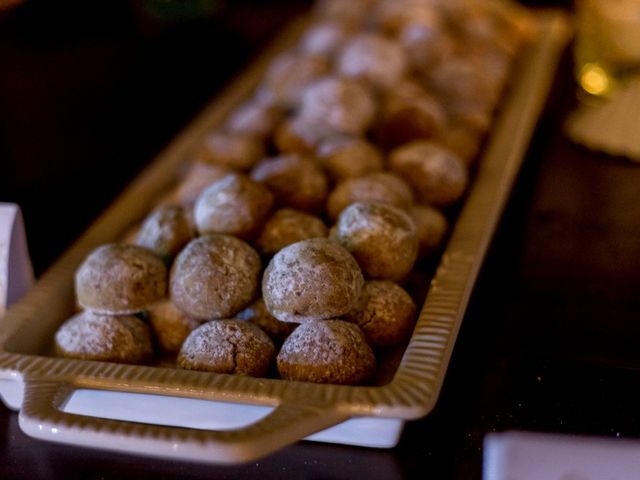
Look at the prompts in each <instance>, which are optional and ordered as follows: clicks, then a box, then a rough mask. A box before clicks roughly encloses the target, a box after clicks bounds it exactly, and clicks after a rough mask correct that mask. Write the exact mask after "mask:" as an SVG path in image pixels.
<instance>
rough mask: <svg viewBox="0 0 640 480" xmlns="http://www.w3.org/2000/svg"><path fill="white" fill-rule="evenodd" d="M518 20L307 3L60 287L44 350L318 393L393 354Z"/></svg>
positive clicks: (483, 6)
mask: <svg viewBox="0 0 640 480" xmlns="http://www.w3.org/2000/svg"><path fill="white" fill-rule="evenodd" d="M527 20H528V18H527V16H526V15H523V14H522V12H521V11H520V10H518V9H516V8H515V7H513V6H512V5H510V4H507V3H503V2H485V1H483V0H447V1H445V0H352V1H349V2H345V1H343V0H325V1H321V2H319V3H318V4H317V6H316V7H315V10H314V14H313V18H312V21H311V23H310V25H309V27H308V28H307V30H306V32H305V33H304V34H303V35H302V37H301V39H300V40H299V42H298V44H297V45H295V46H294V47H293V48H291V49H290V50H288V51H286V52H284V53H282V54H281V55H280V56H279V57H278V58H276V59H275V60H274V61H273V63H272V64H271V65H270V67H269V68H268V69H267V71H266V73H265V76H264V78H263V79H262V81H261V82H260V84H259V86H258V87H257V88H256V90H255V92H254V95H253V97H252V98H251V99H248V100H247V101H246V102H245V103H244V104H242V105H240V106H239V107H238V108H237V109H236V110H235V111H233V112H232V113H231V114H230V115H229V117H228V118H227V119H226V121H225V122H224V123H223V124H222V126H221V127H220V128H218V129H216V130H215V131H212V132H210V133H208V134H207V135H206V136H205V138H203V139H202V143H201V145H200V146H199V148H198V149H197V151H196V152H194V158H193V161H192V162H191V164H190V166H189V168H188V169H187V173H186V174H185V175H184V176H183V177H182V178H181V179H179V181H178V182H177V184H176V186H175V188H173V189H172V190H171V191H169V192H166V195H164V196H163V198H162V199H161V200H160V201H159V202H158V204H157V206H156V208H155V210H154V211H153V212H151V213H150V214H149V216H148V217H147V218H146V219H145V220H144V221H143V222H142V224H141V225H139V226H137V227H136V228H135V230H134V232H133V233H132V234H130V235H128V236H127V238H126V239H124V240H123V241H122V242H121V243H114V244H109V245H104V246H101V247H100V248H98V249H97V250H95V251H94V252H93V253H91V254H90V255H89V256H88V257H87V259H86V260H85V262H84V263H83V264H82V265H81V266H80V268H79V269H78V271H77V274H76V293H77V298H78V304H79V305H80V306H81V307H82V308H83V309H84V310H83V311H82V312H81V313H79V314H78V315H76V316H75V317H73V318H72V319H70V320H69V321H67V322H66V323H65V324H64V325H63V326H62V327H61V328H60V329H59V331H58V332H57V334H56V346H57V348H58V351H59V352H60V354H61V355H64V356H67V357H70V358H82V359H91V360H106V361H115V362H128V363H139V362H149V361H151V359H152V358H153V355H154V353H153V352H155V357H156V358H157V357H159V356H160V355H166V354H172V355H175V358H176V364H177V366H178V367H180V368H186V369H195V370H203V371H210V372H217V373H229V374H239V375H251V376H265V375H276V376H280V377H281V378H285V379H288V380H298V381H310V382H321V383H336V384H362V383H366V382H369V381H370V380H371V378H372V377H373V376H374V374H375V372H376V364H377V362H378V359H379V358H380V357H381V355H384V353H385V352H387V351H389V350H390V349H394V348H397V347H399V346H402V345H404V344H406V342H407V341H408V339H409V337H410V335H411V332H412V330H413V327H414V324H415V321H416V313H417V311H416V304H415V301H414V300H415V299H414V298H412V297H411V295H409V293H408V292H407V290H406V289H405V288H404V286H403V285H405V283H406V282H407V279H408V278H409V277H410V276H411V274H412V271H414V270H415V269H416V264H420V262H421V261H422V260H423V259H427V261H428V259H430V258H433V257H434V256H437V254H438V253H439V252H440V251H441V249H442V244H443V241H444V239H445V237H446V234H447V229H448V225H449V223H450V221H451V218H452V215H453V214H455V211H456V205H458V204H459V203H460V201H461V199H462V198H463V196H464V194H465V192H466V190H467V188H468V184H469V181H470V178H471V176H472V173H473V172H472V170H473V167H474V161H475V160H476V158H477V152H478V149H479V147H480V145H481V142H482V140H483V137H484V135H485V134H486V132H487V130H488V129H489V127H490V125H491V119H492V116H493V114H494V110H495V108H496V106H497V104H498V101H499V99H500V96H501V94H502V91H503V89H504V87H505V84H506V82H507V80H508V76H509V70H510V67H511V65H512V63H513V59H514V56H515V55H516V53H517V51H518V48H519V46H520V45H521V44H522V42H523V41H524V40H525V39H526V34H527V27H528V22H527Z"/></svg>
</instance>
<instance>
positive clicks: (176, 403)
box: [0, 12, 568, 463]
mask: <svg viewBox="0 0 640 480" xmlns="http://www.w3.org/2000/svg"><path fill="white" fill-rule="evenodd" d="M537 18H538V29H537V32H538V33H537V36H536V38H535V39H534V40H533V41H532V42H531V44H530V45H528V47H527V49H526V51H523V52H522V55H521V61H519V62H518V65H517V68H516V70H517V71H516V72H515V74H514V77H513V79H512V81H511V84H510V87H509V91H508V93H507V96H506V98H505V99H504V101H503V103H502V104H501V106H500V109H499V113H498V117H497V118H496V121H495V124H494V128H493V129H492V133H491V135H490V137H489V138H488V140H487V142H486V146H485V148H484V152H483V153H482V156H481V158H480V161H479V168H478V170H477V172H476V175H475V178H474V181H473V185H472V188H471V189H470V191H469V193H468V195H467V198H466V200H465V203H464V205H463V208H462V209H461V211H460V214H459V216H458V219H457V221H456V223H455V225H454V228H453V231H452V233H451V236H450V239H449V242H448V244H447V247H446V249H445V251H444V253H443V255H442V258H441V260H440V263H439V266H438V268H437V270H436V273H435V275H434V276H433V279H432V280H431V284H430V285H429V289H428V293H427V296H426V300H425V302H424V305H423V307H422V309H421V313H420V315H419V319H418V321H417V324H416V327H415V331H414V333H413V335H412V337H411V340H410V342H409V344H408V346H407V348H406V350H405V351H404V353H403V354H402V356H401V357H400V356H399V357H398V358H399V362H398V366H397V369H396V370H395V373H394V374H393V375H391V376H390V380H389V381H388V382H386V383H384V384H382V385H379V386H340V385H321V384H311V383H304V382H293V381H285V380H279V379H272V378H250V377H242V376H233V375H222V374H212V373H206V372H196V371H185V370H179V369H176V368H168V367H158V366H134V365H123V364H116V363H108V362H94V361H81V360H70V359H63V358H56V357H55V356H54V355H53V354H52V344H53V340H52V339H53V334H54V332H55V331H56V329H57V328H58V327H59V325H60V324H61V323H62V322H63V321H64V320H65V319H67V318H69V317H70V316H71V314H72V313H73V310H74V292H73V275H74V272H75V270H76V268H77V267H78V265H79V264H80V263H81V262H82V260H83V259H84V257H85V256H86V255H87V254H88V253H89V252H90V251H91V250H93V249H94V248H95V247H96V246H98V245H100V244H103V243H106V242H110V241H114V240H115V239H117V238H121V237H122V236H123V234H124V233H125V231H126V230H127V229H128V228H129V227H130V226H131V225H132V224H134V223H135V222H138V221H140V220H141V219H142V218H144V216H145V214H146V213H147V212H148V211H149V210H150V208H151V207H152V205H153V202H154V201H155V199H157V198H158V197H159V196H160V195H161V193H162V192H165V191H167V189H168V188H170V186H171V185H172V184H174V183H175V182H176V178H177V172H179V171H180V169H181V167H183V166H184V165H185V164H186V162H187V161H188V160H189V159H190V158H191V153H192V152H193V151H194V149H195V148H196V147H197V146H198V145H199V144H200V142H201V140H202V138H203V136H204V135H205V134H206V133H207V132H209V131H210V130H212V129H213V128H215V127H216V126H217V125H219V124H220V123H221V122H222V121H223V120H224V118H225V117H226V116H227V114H228V113H229V112H230V111H231V110H232V109H233V108H234V107H235V106H237V105H238V104H239V103H240V102H241V101H242V100H244V99H245V98H247V97H248V96H249V95H250V94H251V92H252V91H253V89H254V87H255V86H256V82H257V79H259V78H261V76H262V75H261V74H262V72H263V71H264V69H265V68H266V66H267V65H268V64H269V62H270V61H271V59H272V58H273V57H274V56H275V55H276V54H277V53H278V52H279V51H281V50H282V49H284V48H286V47H287V46H289V45H291V44H292V43H293V42H294V41H295V39H296V38H297V37H298V35H299V34H300V32H301V30H302V29H303V28H304V26H305V21H300V22H297V23H294V24H293V25H291V27H290V28H289V29H288V30H287V31H286V32H284V34H283V36H282V37H281V38H280V39H279V40H278V41H276V43H275V45H274V46H273V47H272V48H271V49H270V50H269V51H268V52H267V53H266V54H265V55H263V56H261V58H260V59H259V60H258V61H257V62H256V63H255V64H254V65H252V66H251V67H250V68H249V70H248V71H247V72H245V73H244V74H243V75H242V76H241V77H239V78H238V79H237V80H236V81H234V82H233V83H232V85H231V87H230V88H228V89H227V90H226V91H225V92H224V93H223V94H222V95H221V96H220V97H219V98H218V99H216V100H215V101H213V102H212V103H211V104H210V105H209V106H208V107H207V108H206V109H205V110H204V112H203V113H202V114H201V115H200V116H199V117H198V118H197V119H195V120H194V122H193V123H192V124H191V125H190V126H189V127H188V128H187V129H186V130H185V131H184V132H183V133H182V134H181V135H179V136H178V137H177V138H176V139H175V140H174V141H173V142H172V143H171V144H170V145H169V146H168V147H167V149H166V150H165V151H164V152H163V153H162V154H161V155H160V156H159V157H158V158H157V159H156V160H155V161H154V162H153V163H152V164H151V165H150V166H149V167H148V168H147V169H146V170H145V171H144V172H143V173H142V174H141V175H140V176H139V177H138V178H137V179H136V180H135V181H133V182H132V183H131V185H130V186H129V188H128V189H127V190H126V191H125V192H124V193H123V194H122V195H121V196H120V197H119V198H118V199H117V200H116V201H115V203H114V204H113V205H112V206H111V207H110V208H109V209H108V210H107V211H106V212H105V213H104V214H103V215H102V216H101V217H100V218H99V219H98V220H97V221H96V222H95V223H94V224H93V225H92V226H91V227H90V229H89V230H88V231H87V232H86V233H85V234H84V235H83V236H82V237H81V238H80V239H79V241H78V242H76V244H74V245H73V246H72V247H71V248H70V249H69V250H68V251H67V252H66V253H65V254H64V255H63V256H62V257H61V258H60V259H59V260H58V261H57V262H56V263H55V264H54V265H53V266H52V267H51V268H50V270H49V271H48V272H46V273H45V274H44V275H43V276H42V277H41V278H40V279H39V280H38V282H37V284H36V285H35V286H34V287H33V288H32V289H31V290H30V291H29V292H28V293H27V294H26V295H25V296H24V297H23V299H22V300H21V301H20V302H19V303H17V304H16V305H15V306H13V307H12V308H11V309H9V311H8V312H7V314H6V315H5V316H4V317H3V318H2V319H1V320H0V395H1V396H2V399H3V400H4V402H5V404H6V405H7V406H8V407H9V408H12V409H16V410H19V411H20V413H19V422H20V427H21V428H22V429H23V430H24V431H25V432H26V433H27V434H28V435H31V436H34V437H37V438H40V439H44V440H50V441H55V442H61V443H68V444H74V445H80V446H84V447H95V448H102V449H110V450H118V451H125V452H130V453H137V454H144V455H153V456H162V457H170V458H179V459H187V460H194V461H200V462H210V463H237V462H243V461H249V460H252V459H255V458H258V457H260V456H264V455H267V454H269V453H271V452H273V451H275V450H277V449H280V448H282V447H284V446H286V445H289V444H291V443H294V442H296V441H299V440H302V439H308V440H316V441H323V442H334V443H344V444H353V445H363V446H369V447H392V446H394V445H395V444H396V443H397V441H398V439H399V437H400V434H401V432H402V427H403V425H404V422H405V421H407V420H411V419H416V418H420V417H422V416H424V415H426V414H428V413H429V412H430V411H431V410H432V408H433V407H434V405H435V403H436V400H437V398H438V394H439V391H440V388H441V386H442V383H443V381H444V378H445V373H446V370H447V365H448V363H449V358H450V356H451V352H452V349H453V346H454V343H455V339H456V336H457V333H458V330H459V328H460V324H461V322H462V319H463V315H464V311H465V308H466V305H467V303H468V300H469V297H470V294H471V291H472V288H473V285H474V282H475V279H476V277H477V274H478V271H479V269H480V266H481V263H482V260H483V257H484V255H485V252H486V250H487V248H488V245H489V242H490V240H491V237H492V235H493V232H494V230H495V227H496V224H497V222H498V220H499V218H500V215H501V212H502V209H503V207H504V204H505V202H506V201H507V199H508V196H509V193H510V190H511V188H512V185H513V182H514V178H515V176H516V174H517V172H518V169H519V167H520V164H521V161H522V158H523V155H524V152H525V151H526V148H527V144H528V142H529V140H530V138H531V135H532V132H533V130H534V128H535V125H536V121H537V118H538V116H539V114H540V112H541V110H542V107H543V105H544V102H545V98H546V96H547V93H548V90H549V87H550V85H551V82H552V79H553V74H554V70H555V66H556V64H557V61H558V59H559V56H560V53H561V52H562V50H563V47H564V45H565V43H566V41H567V38H568V28H567V21H566V19H565V17H564V16H563V15H562V14H561V13H557V12H543V13H540V14H539V15H538V16H537Z"/></svg>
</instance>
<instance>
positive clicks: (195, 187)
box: [168, 160, 231, 208]
mask: <svg viewBox="0 0 640 480" xmlns="http://www.w3.org/2000/svg"><path fill="white" fill-rule="evenodd" d="M230 171H231V170H230V169H229V168H227V167H220V166H218V165H211V164H208V163H205V162H203V161H202V160H197V161H195V162H193V163H192V164H191V165H190V166H189V170H188V171H187V172H186V174H185V176H184V178H182V179H181V180H180V182H179V183H178V185H177V186H176V188H175V189H174V190H173V192H171V194H170V195H169V197H168V200H169V203H176V204H178V205H182V206H183V207H185V208H192V207H193V204H194V203H195V201H196V199H197V198H198V196H199V195H200V194H201V193H202V191H203V190H204V189H205V188H207V187H208V186H209V185H211V184H212V183H214V182H216V181H218V180H220V179H221V178H222V177H224V176H225V175H227V174H228V173H229V172H230Z"/></svg>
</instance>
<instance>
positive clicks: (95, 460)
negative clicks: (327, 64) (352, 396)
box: [0, 1, 640, 479]
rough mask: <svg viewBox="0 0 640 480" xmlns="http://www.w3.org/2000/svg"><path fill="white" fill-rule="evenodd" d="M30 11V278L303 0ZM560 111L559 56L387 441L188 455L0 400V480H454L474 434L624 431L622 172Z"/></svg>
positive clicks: (629, 347)
mask: <svg viewBox="0 0 640 480" xmlns="http://www.w3.org/2000/svg"><path fill="white" fill-rule="evenodd" d="M45 3H46V2H42V4H41V3H40V2H32V3H28V4H26V5H25V6H23V7H20V8H19V9H18V10H16V11H14V12H12V13H10V14H5V15H4V17H0V57H1V58H3V62H2V63H3V65H2V67H0V68H2V69H4V72H5V73H4V74H0V156H1V158H3V160H2V162H0V187H1V188H0V192H2V193H0V195H2V197H0V201H15V202H18V203H20V204H21V205H22V206H23V209H24V211H25V218H26V223H27V232H28V237H29V239H30V248H31V253H32V257H33V259H34V264H35V267H36V270H37V271H38V272H41V271H42V270H43V269H44V268H45V267H46V266H47V265H49V264H50V263H51V262H52V261H53V260H54V259H55V258H56V256H58V255H59V254H60V253H61V251H62V250H63V249H64V247H65V246H67V245H69V244H70V243H71V242H72V241H73V239H74V238H75V237H76V236H77V235H78V234H79V233H80V232H81V231H82V230H83V229H84V228H86V226H87V224H88V222H89V221H90V220H91V219H92V218H94V217H96V216H97V215H98V214H99V212H100V211H101V209H102V208H104V207H105V206H106V205H107V204H108V201H109V200H110V199H111V198H113V197H114V196H115V195H116V194H117V192H118V190H120V189H121V188H122V187H123V186H124V185H125V184H126V182H127V181H128V180H130V179H131V178H132V177H133V176H134V175H135V173H136V172H137V171H138V170H139V169H140V168H141V167H142V166H143V165H144V163H146V162H147V161H148V160H149V159H151V158H152V156H153V154H154V153H155V152H157V151H158V150H159V149H161V147H162V146H163V145H164V144H165V143H166V142H167V141H168V140H169V139H170V138H171V137H172V136H173V135H174V134H175V133H176V132H177V131H178V130H179V129H180V128H181V127H182V126H183V125H184V124H185V123H186V122H187V121H188V120H189V118H191V117H192V116H193V115H194V114H195V113H196V112H197V110H198V107H199V106H201V105H202V104H203V102H204V101H205V100H206V98H207V97H209V96H211V95H213V94H215V92H216V91H217V89H218V88H219V87H220V86H221V85H223V84H224V82H226V81H228V80H229V78H230V77H231V75H232V74H233V73H234V72H235V71H237V70H238V69H239V68H240V67H241V66H242V65H243V64H244V63H246V62H247V61H249V60H250V58H251V55H253V54H255V53H256V52H258V51H259V49H260V48H261V46H262V45H263V43H264V41H265V39H267V38H270V37H271V36H272V35H273V33H274V32H275V31H277V29H278V28H280V27H281V26H282V24H283V23H284V22H286V20H287V19H288V18H290V16H291V15H293V14H294V13H295V12H297V11H299V9H300V8H302V7H303V3H304V2H299V3H295V2H293V3H284V2H281V3H278V2H273V3H271V4H269V5H268V6H256V5H255V4H253V3H252V2H239V3H238V4H235V5H234V7H233V8H230V7H229V5H226V4H225V3H223V2H215V1H214V2H210V3H207V2H201V3H202V5H205V6H206V5H210V6H213V7H215V6H217V7H218V10H216V11H210V12H209V11H206V12H196V13H195V14H194V15H196V16H197V18H196V19H195V20H194V19H193V18H191V17H190V18H189V19H187V20H184V19H183V20H182V21H176V20H175V18H170V19H168V18H167V17H166V16H163V15H164V13H163V12H162V11H160V12H158V11H156V10H154V8H155V7H154V6H157V5H160V4H161V3H162V2H157V3H154V2H152V1H150V2H141V3H138V4H136V6H135V8H134V7H132V6H131V5H132V4H128V3H118V2H114V3H113V5H111V6H109V7H106V6H105V7H104V8H105V9H107V11H104V12H99V14H95V13H93V12H90V11H88V10H87V9H86V8H85V9H83V8H84V7H83V6H82V5H83V4H81V3H79V2H61V4H60V5H61V7H60V8H59V9H55V10H54V9H53V8H52V7H50V6H47V5H46V4H45ZM243 9H244V10H243ZM165 13H166V12H165ZM192 13H193V12H192ZM92 15H93V16H92ZM198 15H199V16H198ZM212 27H213V28H212ZM234 42H235V43H234ZM228 45H233V48H232V49H231V50H229V49H228V48H227V46H228ZM185 52H189V53H185ZM574 105H575V86H574V84H573V82H572V78H571V59H570V56H569V55H568V54H567V55H565V57H564V59H563V61H562V64H561V68H560V69H559V71H558V75H557V78H556V80H555V82H554V86H553V90H552V93H551V96H550V99H549V102H548V105H547V108H546V110H545V113H544V114H543V116H542V117H541V120H540V122H539V125H538V128H537V131H536V133H535V136H534V138H533V141H532V144H531V147H530V149H529V152H528V154H527V157H526V159H525V162H524V165H523V168H522V171H521V173H520V176H519V177H518V180H517V182H516V185H515V187H514V191H513V194H512V197H511V200H510V202H509V205H508V207H507V209H506V211H505V213H504V216H503V218H502V221H501V223H500V226H499V228H498V231H497V233H496V235H495V238H494V240H493V243H492V246H491V249H490V251H489V254H488V255H487V258H486V261H485V263H484V266H483V268H482V272H481V274H480V277H479V280H478V282H477V285H476V288H475V290H474V294H473V297H472V300H471V303H470V306H469V309H468V312H467V315H466V317H465V320H464V322H463V325H462V329H461V332H460V335H459V338H458V341H457V344H456V347H455V350H454V353H453V357H452V361H451V365H450V367H449V372H448V374H447V378H446V381H445V384H444V388H443V391H442V394H441V397H440V399H439V402H438V404H437V406H436V408H435V410H434V411H433V413H432V414H430V415H429V416H427V417H426V418H424V419H422V420H418V421H414V422H410V423H408V424H407V426H406V428H405V430H404V433H403V435H402V438H401V441H400V444H399V445H398V447H396V448H394V449H391V450H371V449H364V448H355V447H343V446H336V445H322V444H315V443H306V442H302V443H299V444H297V445H294V446H291V447H289V448H287V449H285V450H283V451H281V452H278V453H276V454H275V455H272V456H271V457H269V458H266V459H263V460H260V461H258V462H254V463H249V464H246V465H241V466H236V467H215V466H204V465H198V464H193V463H186V462H179V461H166V460H157V459H148V458H141V457H136V456H130V455H125V454H115V453H105V452H99V451H93V450H87V449H82V448H77V447H68V446H62V445H57V444H51V443H45V442H41V441H37V440H33V439H31V438H28V437H26V436H25V435H24V434H23V433H22V432H21V431H20V429H19V427H18V421H17V414H16V413H14V412H10V411H9V410H7V409H5V408H2V407H0V478H3V479H10V478H43V479H55V478H80V477H81V478H101V479H110V478H114V479H115V478H118V479H127V478H136V479H143V478H151V477H159V478H262V479H268V478H282V477H285V476H286V477H288V478H336V479H338V478H362V477H364V476H365V475H366V476H367V477H369V478H390V479H393V478H426V477H427V476H431V477H430V478H460V479H472V478H480V477H481V465H482V441H483V437H484V435H485V434H486V433H487V432H494V431H505V430H513V429H517V430H532V431H546V432H566V433H578V434H590V435H600V436H606V437H613V438H618V437H619V438H640V416H638V415H636V414H635V412H636V410H637V407H636V405H637V398H638V396H639V395H640V372H639V368H640V349H638V348H637V338H639V336H640V321H639V320H640V295H638V292H639V291H640V241H639V239H640V201H638V200H639V199H640V195H639V191H640V165H634V164H632V163H631V162H627V161H625V160H624V159H617V158H610V157H607V156H605V155H601V154H595V153H592V152H589V151H587V150H585V149H583V148H581V147H578V146H576V145H573V144H572V143H570V142H569V141H568V140H567V139H566V138H565V137H564V135H563V133H562V124H563V122H564V121H565V118H566V114H567V112H568V111H569V110H570V109H571V108H572V107H573V106H574ZM34 137H35V138H36V139H34ZM5 158H6V159H8V161H5V160H4V159H5ZM78 198H82V199H83V202H80V203H78V201H77V200H78ZM72 206H73V208H72ZM52 233H55V235H52Z"/></svg>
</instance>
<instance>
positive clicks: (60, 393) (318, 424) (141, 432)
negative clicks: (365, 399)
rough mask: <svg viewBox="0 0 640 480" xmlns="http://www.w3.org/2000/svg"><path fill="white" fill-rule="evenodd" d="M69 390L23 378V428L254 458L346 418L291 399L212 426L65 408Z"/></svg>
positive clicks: (176, 454)
mask: <svg viewBox="0 0 640 480" xmlns="http://www.w3.org/2000/svg"><path fill="white" fill-rule="evenodd" d="M72 391H73V387H72V386H71V385H69V384H65V383H61V382H58V381H49V380H37V379H27V380H25V389H24V401H23V404H22V408H21V410H20V415H19V423H20V427H21V428H22V430H23V431H24V432H25V433H26V434H27V435H30V436H32V437H35V438H39V439H42V440H52V441H56V442H61V443H68V444H74V445H84V446H87V447H94V448H101V449H106V450H114V451H122V452H128V453H137V454H142V455H151V456H159V457H166V458H179V459H183V460H195V461H200V462H202V461H204V462H207V463H240V462H248V461H252V460H255V459H257V458H260V457H263V456H265V455H268V454H269V453H272V452H274V451H276V450H278V449H280V448H283V447H285V446H287V445H289V444H292V443H294V442H296V441H298V440H301V439H303V438H304V437H306V436H308V435H311V434H313V433H315V432H318V431H320V430H324V429H325V428H328V427H330V426H333V425H335V424H337V423H340V422H342V421H344V420H346V419H347V418H348V415H346V414H344V413H341V412H340V411H339V410H338V409H337V408H335V405H334V406H332V405H327V406H317V405H292V404H288V403H286V402H284V403H282V404H280V405H279V406H278V407H276V408H275V409H274V410H273V411H272V412H271V413H270V414H268V415H267V416H265V417H263V418H262V419H260V420H258V421H257V422H255V423H253V424H250V425H247V426H245V427H242V428H239V429H236V430H228V431H227V430H225V431H211V430H198V429H192V428H182V427H168V426H161V425H151V424H145V423H136V422H127V421H120V420H109V419H104V418H96V417H90V416H84V415H77V414H72V413H67V412H64V411H63V410H62V409H61V408H60V407H61V405H62V404H63V402H64V401H65V400H66V398H67V397H68V396H69V395H70V394H71V392H72Z"/></svg>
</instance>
